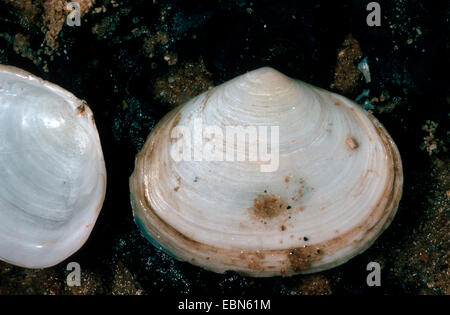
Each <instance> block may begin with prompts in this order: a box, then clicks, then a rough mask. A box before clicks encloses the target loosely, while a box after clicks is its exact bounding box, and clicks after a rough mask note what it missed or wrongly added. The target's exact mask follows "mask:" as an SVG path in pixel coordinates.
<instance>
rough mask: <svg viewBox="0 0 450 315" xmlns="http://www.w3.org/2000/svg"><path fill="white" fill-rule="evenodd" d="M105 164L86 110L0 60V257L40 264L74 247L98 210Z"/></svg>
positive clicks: (72, 98)
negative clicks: (1, 62) (1, 64)
mask: <svg viewBox="0 0 450 315" xmlns="http://www.w3.org/2000/svg"><path fill="white" fill-rule="evenodd" d="M105 187H106V170H105V163H104V160H103V153H102V149H101V145H100V140H99V136H98V133H97V129H96V126H95V123H94V119H93V115H92V112H91V110H90V109H89V108H88V106H87V105H86V104H84V102H83V101H81V100H79V99H77V98H76V97H75V96H74V95H72V94H71V93H69V92H68V91H66V90H64V89H62V88H60V87H58V86H56V85H54V84H51V83H49V82H46V81H44V80H42V79H39V78H37V77H35V76H33V75H31V74H30V73H27V72H25V71H23V70H20V69H17V68H14V67H11V66H0V259H1V260H4V261H7V262H9V263H12V264H15V265H19V266H23V267H29V268H44V267H49V266H52V265H55V264H57V263H58V262H60V261H62V260H64V259H65V258H67V257H68V256H70V255H71V254H73V253H74V252H75V251H77V250H78V249H79V248H80V247H81V246H82V245H83V244H84V242H85V241H86V240H87V238H88V237H89V234H90V232H91V230H92V228H93V226H94V224H95V221H96V219H97V217H98V214H99V211H100V209H101V206H102V203H103V200H104V196H105Z"/></svg>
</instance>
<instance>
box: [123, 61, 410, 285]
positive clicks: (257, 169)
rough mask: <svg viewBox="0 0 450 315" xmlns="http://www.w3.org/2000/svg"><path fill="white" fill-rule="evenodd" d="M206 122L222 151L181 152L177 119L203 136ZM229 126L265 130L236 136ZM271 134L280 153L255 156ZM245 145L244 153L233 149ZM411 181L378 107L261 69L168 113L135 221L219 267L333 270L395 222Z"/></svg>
mask: <svg viewBox="0 0 450 315" xmlns="http://www.w3.org/2000/svg"><path fill="white" fill-rule="evenodd" d="M200 123H201V126H203V128H202V133H200V138H202V142H201V145H200V148H202V150H203V151H202V152H205V151H208V150H210V149H211V148H210V147H211V143H213V144H214V148H215V149H214V152H216V153H219V156H222V157H223V160H214V159H213V160H207V159H201V158H200V159H199V158H197V159H196V158H195V152H193V153H192V155H191V157H192V159H190V160H189V159H181V160H176V159H174V157H173V150H174V145H175V143H176V142H177V141H179V140H180V138H178V139H177V138H175V137H174V130H175V129H176V127H180V126H183V127H184V128H185V129H186V130H187V131H188V132H187V133H185V135H186V134H190V135H195V134H197V135H198V130H196V128H197V129H198V126H199V124H200ZM207 126H219V127H220V129H221V130H222V131H223V137H221V136H218V135H219V134H220V133H219V132H217V133H216V134H214V135H212V134H211V133H208V132H207V130H208V128H207ZM229 126H242V127H244V128H254V129H253V130H257V131H258V134H257V137H256V138H255V137H252V136H250V135H247V137H246V138H245V147H244V146H239V145H234V146H228V147H227V144H226V143H225V142H227V141H228V139H231V138H227V133H228V129H227V127H229ZM260 127H264V128H267V129H266V130H269V131H268V132H267V134H266V136H265V137H264V133H263V132H259V131H260V130H264V128H260ZM275 127H277V128H278V131H277V130H276V128H275ZM216 130H217V129H216ZM246 130H247V131H249V130H250V129H246ZM273 135H275V136H276V135H278V138H277V137H273V138H271V136H273ZM192 138H194V140H193V141H195V136H193V137H192ZM225 139H226V140H227V141H225ZM270 139H272V140H276V142H274V141H270ZM197 143H200V142H197ZM236 143H237V142H236ZM261 143H268V146H267V151H266V153H267V152H272V153H277V154H273V155H272V156H271V157H272V158H271V160H268V159H267V158H266V159H262V158H261V159H259V156H258V159H256V160H254V159H253V160H252V159H251V154H250V152H251V151H250V148H252V147H253V148H255V147H258V148H259V151H258V154H261V147H259V145H260V144H261ZM221 144H223V145H221ZM194 146H195V145H194ZM194 146H193V147H194ZM195 147H196V148H197V147H198V146H195ZM229 148H231V152H230V150H229ZM193 151H195V150H193ZM225 151H226V152H225ZM262 151H264V150H262ZM239 153H241V156H242V154H243V155H244V156H245V159H244V160H242V159H241V160H238V159H236V158H235V159H234V160H233V159H230V160H227V157H229V156H238V154H239ZM234 154H236V155H234ZM197 157H198V156H197ZM402 183H403V175H402V165H401V160H400V155H399V153H398V150H397V148H396V146H395V144H394V142H393V141H392V139H391V137H390V136H389V135H388V133H387V132H386V130H385V129H384V127H383V126H382V125H381V124H380V123H379V122H378V121H377V120H376V119H375V118H374V117H373V116H371V115H370V114H368V113H367V112H365V111H364V110H363V109H361V108H360V107H359V105H357V104H355V103H354V102H352V101H350V100H348V99H347V98H345V97H343V96H340V95H337V94H334V93H331V92H328V91H325V90H322V89H320V88H316V87H313V86H311V85H308V84H306V83H304V82H301V81H297V80H293V79H291V78H289V77H287V76H285V75H283V74H281V73H279V72H278V71H276V70H274V69H272V68H261V69H257V70H254V71H251V72H248V73H246V74H244V75H242V76H239V77H237V78H235V79H233V80H231V81H229V82H226V83H224V84H222V85H220V86H218V87H216V88H214V89H212V90H210V91H208V92H206V93H204V94H202V95H199V96H198V97H196V98H194V99H192V100H191V101H189V102H188V103H186V104H184V105H182V106H180V107H178V108H176V109H174V110H173V111H172V112H170V113H169V114H168V115H167V116H166V117H165V118H163V120H162V121H161V122H160V123H159V124H158V125H157V126H156V127H155V129H154V130H153V131H152V133H151V134H150V136H149V138H148V139H147V142H146V144H145V146H144V147H143V149H142V151H141V152H140V153H139V154H138V156H137V157H136V168H135V171H134V173H133V175H132V176H131V179H130V188H131V193H132V207H133V211H134V215H135V218H136V221H137V222H138V225H139V226H141V230H142V231H143V234H144V235H146V236H147V237H148V238H150V239H152V240H153V241H154V243H157V244H158V246H159V247H161V248H163V249H164V250H166V251H168V252H169V253H171V254H172V255H173V256H175V257H177V258H178V259H180V260H183V261H187V262H190V263H193V264H195V265H198V266H201V267H203V268H206V269H208V270H212V271H215V272H225V271H227V270H234V271H237V272H240V273H242V274H246V275H250V276H258V277H267V276H274V275H280V274H281V275H293V274H298V273H312V272H317V271H321V270H325V269H329V268H332V267H334V266H337V265H339V264H342V263H344V262H346V261H347V260H348V259H350V258H352V257H354V256H355V255H357V254H359V253H361V252H362V251H364V250H365V249H367V248H368V247H369V246H370V245H371V244H372V243H373V242H374V241H375V239H376V238H377V237H378V236H379V235H380V234H381V232H382V231H383V230H384V229H386V228H387V226H388V225H389V224H390V222H391V221H392V219H393V217H394V215H395V212H396V210H397V206H398V203H399V200H400V197H401V191H402Z"/></svg>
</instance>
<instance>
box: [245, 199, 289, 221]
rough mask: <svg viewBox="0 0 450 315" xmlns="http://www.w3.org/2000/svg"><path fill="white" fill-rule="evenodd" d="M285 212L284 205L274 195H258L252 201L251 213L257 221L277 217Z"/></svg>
mask: <svg viewBox="0 0 450 315" xmlns="http://www.w3.org/2000/svg"><path fill="white" fill-rule="evenodd" d="M285 210H286V206H285V203H284V202H283V201H282V199H281V198H280V197H278V196H276V195H258V197H256V198H255V199H254V200H253V207H252V208H251V212H252V214H253V215H255V216H256V217H257V218H259V219H272V218H275V217H278V216H279V215H280V214H282V213H284V212H285Z"/></svg>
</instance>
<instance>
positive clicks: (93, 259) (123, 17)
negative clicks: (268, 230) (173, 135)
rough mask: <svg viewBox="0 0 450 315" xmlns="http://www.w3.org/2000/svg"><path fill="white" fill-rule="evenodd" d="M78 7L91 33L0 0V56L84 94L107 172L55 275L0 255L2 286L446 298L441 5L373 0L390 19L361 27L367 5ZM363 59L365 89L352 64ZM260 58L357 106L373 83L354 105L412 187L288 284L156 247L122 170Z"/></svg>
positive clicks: (57, 6)
mask: <svg viewBox="0 0 450 315" xmlns="http://www.w3.org/2000/svg"><path fill="white" fill-rule="evenodd" d="M80 2H83V3H84V4H86V6H83V8H84V9H83V17H82V20H81V26H80V27H69V26H67V25H65V23H64V22H62V21H64V20H65V15H66V14H67V11H64V9H63V8H64V5H63V4H62V1H59V0H39V1H31V0H23V1H19V2H18V3H17V2H15V1H12V0H0V63H2V64H9V65H14V66H17V67H20V68H23V69H25V70H27V71H30V72H32V73H33V74H36V75H38V76H40V77H43V78H44V79H46V80H49V81H51V82H53V83H56V84H58V85H60V86H62V87H64V88H65V89H67V90H69V91H71V92H72V93H74V94H75V95H76V96H77V97H79V98H81V99H84V100H86V101H87V103H88V104H89V106H90V107H91V108H92V110H93V112H94V115H95V119H96V123H97V127H98V129H99V133H100V138H101V140H102V144H103V150H104V155H105V160H106V165H107V170H108V190H107V196H106V200H105V203H104V206H103V210H102V212H101V214H100V216H99V219H98V221H97V224H96V226H95V228H94V231H93V233H92V235H91V237H90V238H89V240H88V242H87V243H86V244H85V246H84V247H83V248H82V249H81V250H80V251H79V252H77V253H76V254H75V255H74V256H72V257H70V258H69V259H68V260H67V261H65V262H62V263H61V264H59V265H57V266H55V267H53V268H49V269H46V270H25V269H22V268H18V267H14V266H11V265H8V264H6V263H0V294H155V293H159V294H179V293H191V294H201V295H221V294H231V295H245V294H251V295H256V294H264V295H267V294H281V295H285V294H450V284H449V278H448V274H449V257H448V254H449V251H450V248H449V241H448V240H449V233H450V229H449V226H450V224H449V212H448V209H449V198H450V185H449V180H448V178H449V176H448V174H449V167H448V165H449V164H448V152H447V147H448V139H449V133H448V128H446V125H447V124H448V118H449V111H448V100H449V98H448V96H449V94H448V86H449V85H448V40H447V34H448V24H447V19H448V3H447V2H446V1H414V0H409V1H406V0H405V1H378V3H380V5H381V14H382V18H381V26H380V27H368V26H367V24H366V17H367V15H368V14H369V12H368V11H366V6H367V3H369V2H370V1H356V0H354V1H350V0H344V1H313V0H311V1H288V0H286V1H264V0H263V1H256V0H255V1H252V2H250V1H245V0H230V1H211V0H208V1H206V0H205V1H181V0H180V1H175V0H172V1H169V0H165V1H158V0H156V1H144V0H134V1H132V0H122V1H119V0H115V1H110V0H97V1H95V4H93V5H92V1H91V0H86V1H80ZM342 51H343V53H342V55H341V57H339V52H342ZM342 56H343V57H342ZM363 57H367V60H368V64H369V67H370V73H371V78H372V80H371V82H370V83H366V82H365V81H364V80H363V77H362V75H361V74H360V73H359V72H358V71H356V70H355V69H356V65H357V64H358V62H360V61H361V59H362V58H363ZM261 66H272V67H274V68H276V69H278V70H279V71H281V72H283V73H285V74H287V75H289V76H291V77H294V78H298V79H302V80H304V81H307V82H309V83H313V84H315V85H317V86H320V87H323V88H325V89H329V90H333V91H335V92H339V93H341V94H344V95H346V96H347V97H349V98H352V99H355V98H356V97H357V96H358V95H360V94H361V93H362V92H363V91H366V93H368V96H367V97H362V98H360V100H359V102H360V103H361V105H362V106H363V107H364V108H366V109H369V110H371V111H372V112H373V113H374V115H375V116H376V117H377V118H378V119H379V120H380V121H381V122H382V123H383V124H384V125H385V127H386V128H387V130H388V131H389V133H390V134H391V136H392V137H393V139H394V140H395V142H396V144H397V145H398V147H399V150H400V153H401V155H402V159H403V167H404V172H405V184H404V193H403V198H402V201H401V204H400V207H399V210H398V214H397V216H396V218H395V220H394V222H393V223H392V225H391V227H390V228H389V229H388V230H387V231H386V232H385V233H384V234H383V235H382V236H381V237H380V238H379V239H378V241H377V242H376V243H375V244H374V245H373V246H372V247H371V248H370V249H369V250H367V251H366V252H365V253H364V254H362V255H360V256H358V257H356V258H354V259H352V260H351V261H350V262H348V263H346V264H344V265H342V266H340V267H338V268H334V269H332V270H328V271H326V272H322V273H319V274H316V275H308V276H301V275H300V276H296V277H292V278H282V277H275V278H269V279H252V278H245V277H241V276H239V275H237V274H235V273H232V272H229V273H226V274H224V275H219V274H214V273H210V272H207V271H204V270H201V269H199V268H197V267H194V266H191V265H189V264H186V263H181V262H177V261H174V260H173V259H172V258H170V257H168V256H167V255H165V254H163V253H161V252H160V251H158V250H156V249H154V248H153V247H152V246H151V245H150V244H149V243H148V242H147V241H146V240H145V239H144V238H143V237H142V236H141V235H140V234H139V232H138V231H137V228H136V226H135V224H134V222H133V220H132V212H131V207H130V204H129V189H128V177H129V175H130V174H131V172H132V170H133V168H134V156H135V154H136V153H137V152H139V150H140V148H141V146H142V145H143V143H144V141H145V139H146V137H147V135H148V133H149V132H150V131H151V129H152V127H153V126H154V124H155V123H156V122H157V121H158V120H159V119H160V118H161V117H162V116H163V115H164V114H165V113H167V112H168V111H169V110H170V109H171V108H173V106H175V105H178V104H180V103H182V102H183V101H185V100H187V99H189V97H192V96H194V95H196V94H199V93H201V92H203V91H205V90H206V89H207V88H208V87H209V86H212V85H217V84H220V83H222V82H224V81H226V80H228V79H231V78H233V77H235V76H237V75H240V74H242V73H244V72H245V71H248V70H252V69H255V68H258V67H261ZM355 71H356V72H355ZM343 81H345V82H343ZM344 83H346V84H344ZM70 261H76V262H79V263H80V264H81V267H82V275H83V282H82V286H81V287H80V288H68V287H67V286H66V285H65V277H66V274H67V272H66V270H65V267H66V265H67V263H68V262H70ZM370 261H377V262H379V263H380V264H381V266H382V286H381V287H378V288H369V287H368V286H367V285H366V276H367V274H368V271H366V265H367V264H368V262H370Z"/></svg>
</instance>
